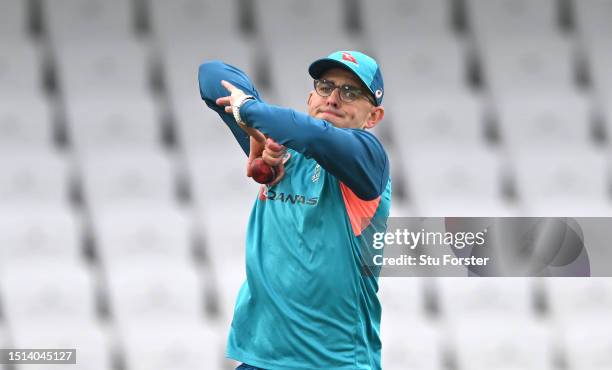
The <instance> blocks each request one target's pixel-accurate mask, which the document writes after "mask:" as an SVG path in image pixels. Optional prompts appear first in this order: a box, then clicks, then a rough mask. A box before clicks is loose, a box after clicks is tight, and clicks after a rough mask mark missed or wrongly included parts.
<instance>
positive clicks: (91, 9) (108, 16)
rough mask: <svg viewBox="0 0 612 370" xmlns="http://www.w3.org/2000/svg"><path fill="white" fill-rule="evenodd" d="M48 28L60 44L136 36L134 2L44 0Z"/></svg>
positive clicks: (54, 39)
mask: <svg viewBox="0 0 612 370" xmlns="http://www.w3.org/2000/svg"><path fill="white" fill-rule="evenodd" d="M42 5H43V11H44V15H45V26H46V28H47V31H48V33H49V35H50V36H51V38H52V40H53V41H54V42H56V43H74V44H83V45H87V44H90V43H91V42H92V41H93V42H95V41H97V40H101V39H102V40H104V39H107V40H108V39H110V40H118V39H123V38H127V37H129V36H130V35H131V34H132V33H133V27H134V26H133V22H134V14H133V8H132V2H131V1H126V0H110V1H109V0H43V1H42Z"/></svg>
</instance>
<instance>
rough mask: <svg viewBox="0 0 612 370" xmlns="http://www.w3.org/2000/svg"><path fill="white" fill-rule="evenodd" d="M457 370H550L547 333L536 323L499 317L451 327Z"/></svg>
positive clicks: (549, 339)
mask: <svg viewBox="0 0 612 370" xmlns="http://www.w3.org/2000/svg"><path fill="white" fill-rule="evenodd" d="M452 328H453V329H452V339H453V346H454V348H455V353H456V359H457V361H456V362H457V368H458V369H460V370H468V369H469V370H488V369H499V370H501V369H504V370H506V369H507V370H511V369H513V370H518V369H523V370H525V369H533V370H535V369H541V370H553V369H555V368H556V367H554V363H553V362H554V352H553V345H552V344H553V341H552V335H551V332H550V330H549V329H548V328H547V327H546V326H545V325H543V324H542V323H540V322H537V321H535V320H526V319H517V318H515V317H514V316H511V317H508V316H499V317H497V318H495V319H493V320H480V319H478V318H474V319H473V320H471V321H468V322H464V323H461V324H459V325H453V326H452Z"/></svg>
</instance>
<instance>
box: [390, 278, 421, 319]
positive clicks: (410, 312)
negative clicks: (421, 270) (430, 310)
mask: <svg viewBox="0 0 612 370" xmlns="http://www.w3.org/2000/svg"><path fill="white" fill-rule="evenodd" d="M425 287H426V284H425V280H424V279H422V278H418V277H395V276H393V277H384V278H382V279H379V280H378V297H379V299H380V303H381V305H382V306H383V307H384V313H383V316H386V315H387V314H389V315H391V316H393V315H400V314H401V315H405V316H406V317H408V316H409V317H411V318H413V319H414V320H415V321H418V320H422V319H424V318H425V315H426V304H425V294H426V293H425Z"/></svg>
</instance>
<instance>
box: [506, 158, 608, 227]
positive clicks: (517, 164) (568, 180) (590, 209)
mask: <svg viewBox="0 0 612 370" xmlns="http://www.w3.org/2000/svg"><path fill="white" fill-rule="evenodd" d="M606 170H607V167H606V160H605V158H604V156H603V155H602V153H599V152H597V151H595V150H592V149H579V148H571V147H565V148H564V149H563V150H561V149H558V150H554V149H550V150H547V149H544V150H533V151H522V152H520V153H518V154H517V155H516V157H515V159H514V163H513V172H514V174H515V182H516V187H517V191H518V194H519V195H520V196H521V197H522V200H523V202H524V204H525V205H526V212H528V214H531V215H540V216H552V215H556V216H569V215H572V216H605V215H609V214H610V204H609V195H608V184H609V183H608V178H607V171H606Z"/></svg>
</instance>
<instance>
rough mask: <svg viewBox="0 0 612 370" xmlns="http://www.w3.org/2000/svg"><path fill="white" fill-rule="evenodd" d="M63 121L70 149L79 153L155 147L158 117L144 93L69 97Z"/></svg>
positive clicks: (157, 133)
mask: <svg viewBox="0 0 612 370" xmlns="http://www.w3.org/2000/svg"><path fill="white" fill-rule="evenodd" d="M67 121H68V126H69V131H70V135H71V139H72V142H73V143H74V148H75V149H76V150H77V151H78V152H80V153H83V152H113V151H129V150H149V151H153V150H159V149H160V148H161V146H160V143H161V137H162V134H161V120H160V117H159V116H158V108H157V107H156V106H155V104H154V101H153V100H152V99H151V98H150V97H148V96H146V95H143V96H135V97H133V98H130V99H129V100H123V99H120V98H114V97H111V96H109V97H108V98H103V99H99V98H92V97H90V98H84V99H78V98H75V99H72V100H70V101H69V102H67Z"/></svg>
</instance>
